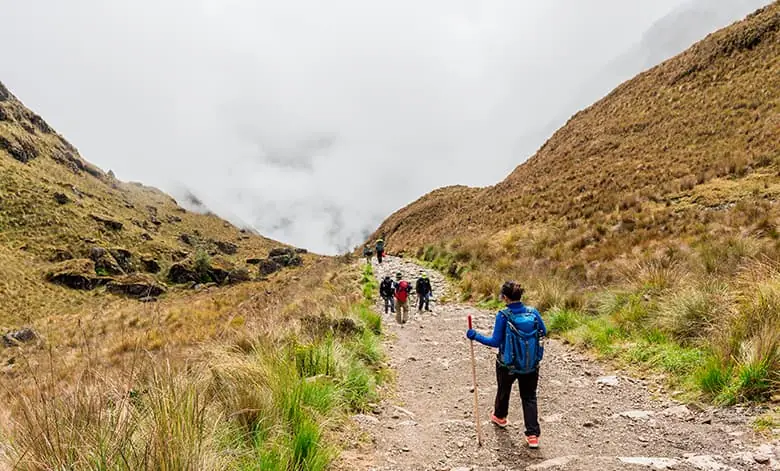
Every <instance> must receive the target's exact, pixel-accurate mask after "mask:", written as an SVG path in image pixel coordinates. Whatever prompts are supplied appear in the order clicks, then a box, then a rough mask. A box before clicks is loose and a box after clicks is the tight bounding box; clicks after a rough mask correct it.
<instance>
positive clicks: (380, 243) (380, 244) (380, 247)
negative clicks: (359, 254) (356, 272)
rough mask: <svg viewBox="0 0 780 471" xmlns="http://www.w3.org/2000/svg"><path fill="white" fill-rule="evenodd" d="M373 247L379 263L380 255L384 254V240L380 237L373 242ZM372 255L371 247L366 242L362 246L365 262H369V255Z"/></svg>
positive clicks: (380, 261)
mask: <svg viewBox="0 0 780 471" xmlns="http://www.w3.org/2000/svg"><path fill="white" fill-rule="evenodd" d="M374 247H375V248H376V261H377V262H378V263H379V264H380V265H381V264H382V257H384V255H385V240H384V239H383V238H381V237H380V238H379V239H378V240H377V241H376V243H375V244H374ZM373 255H374V251H373V250H372V249H371V244H366V246H365V247H363V256H364V257H366V263H368V264H371V257H372V256H373Z"/></svg>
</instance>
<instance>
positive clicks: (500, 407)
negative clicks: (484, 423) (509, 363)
mask: <svg viewBox="0 0 780 471" xmlns="http://www.w3.org/2000/svg"><path fill="white" fill-rule="evenodd" d="M514 382H515V377H514V376H513V375H511V374H510V373H509V370H508V369H506V368H505V367H503V366H501V365H500V364H499V363H498V362H496V384H497V386H498V387H497V388H496V401H495V403H494V404H493V415H495V416H496V417H498V418H499V419H506V416H507V415H509V396H511V394H512V383H514Z"/></svg>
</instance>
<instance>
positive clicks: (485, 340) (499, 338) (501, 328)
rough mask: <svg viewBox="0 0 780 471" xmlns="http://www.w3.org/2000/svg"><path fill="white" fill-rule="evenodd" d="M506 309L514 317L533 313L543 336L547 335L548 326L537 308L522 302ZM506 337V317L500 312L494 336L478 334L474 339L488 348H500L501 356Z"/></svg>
mask: <svg viewBox="0 0 780 471" xmlns="http://www.w3.org/2000/svg"><path fill="white" fill-rule="evenodd" d="M506 307H507V309H509V310H510V311H512V314H514V315H517V314H522V313H533V315H534V316H536V318H537V319H538V320H539V327H540V328H541V330H542V335H547V326H545V325H544V321H543V320H542V316H541V315H540V314H539V311H537V310H536V308H534V307H528V306H526V305H524V304H523V303H521V302H520V301H518V302H516V303H511V304H507V305H506ZM504 335H506V317H504V316H503V315H502V314H501V312H500V311H499V312H498V313H497V314H496V324H495V325H494V326H493V335H492V336H491V337H485V336H484V335H482V334H480V333H477V336H476V337H474V340H476V341H477V342H479V343H481V344H483V345H487V346H488V347H493V348H498V353H499V355H501V354H503V353H504V352H503V351H502V350H503V349H504Z"/></svg>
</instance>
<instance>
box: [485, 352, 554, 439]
mask: <svg viewBox="0 0 780 471" xmlns="http://www.w3.org/2000/svg"><path fill="white" fill-rule="evenodd" d="M515 380H517V386H518V388H519V389H520V399H521V400H522V401H523V421H524V422H525V435H526V436H529V435H536V436H537V437H538V436H539V435H540V434H541V433H542V431H541V429H540V428H539V412H538V411H537V409H536V386H537V384H538V382H539V371H534V372H533V373H528V374H524V375H515V374H512V373H510V372H509V370H508V369H507V368H506V367H504V366H502V365H501V364H500V363H498V362H496V381H497V382H498V390H497V391H496V403H495V409H494V410H493V413H494V414H495V416H496V417H498V418H499V419H505V418H506V416H507V415H508V414H509V395H510V394H511V393H512V384H513V383H514V382H515Z"/></svg>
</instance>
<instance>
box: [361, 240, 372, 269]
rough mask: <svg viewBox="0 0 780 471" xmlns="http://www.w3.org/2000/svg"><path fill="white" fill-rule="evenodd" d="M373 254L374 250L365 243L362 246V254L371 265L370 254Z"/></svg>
mask: <svg viewBox="0 0 780 471" xmlns="http://www.w3.org/2000/svg"><path fill="white" fill-rule="evenodd" d="M372 255H374V252H372V251H371V245H369V244H366V246H365V247H363V256H364V257H366V263H367V264H369V265H371V256H372Z"/></svg>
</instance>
